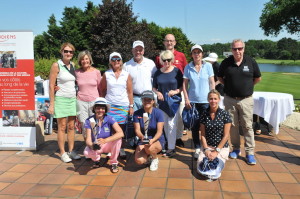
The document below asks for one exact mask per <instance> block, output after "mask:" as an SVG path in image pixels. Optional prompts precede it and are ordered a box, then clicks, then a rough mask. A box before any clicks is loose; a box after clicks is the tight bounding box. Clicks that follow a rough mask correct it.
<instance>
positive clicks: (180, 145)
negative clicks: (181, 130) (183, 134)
mask: <svg viewBox="0 0 300 199" xmlns="http://www.w3.org/2000/svg"><path fill="white" fill-rule="evenodd" d="M176 146H179V147H184V143H183V141H182V139H177V140H176Z"/></svg>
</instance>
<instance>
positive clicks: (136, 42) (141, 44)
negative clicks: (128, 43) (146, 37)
mask: <svg viewBox="0 0 300 199" xmlns="http://www.w3.org/2000/svg"><path fill="white" fill-rule="evenodd" d="M137 46H141V47H143V48H145V46H144V42H142V41H139V40H137V41H135V42H133V44H132V48H135V47H137Z"/></svg>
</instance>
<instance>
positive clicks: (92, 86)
mask: <svg viewBox="0 0 300 199" xmlns="http://www.w3.org/2000/svg"><path fill="white" fill-rule="evenodd" d="M78 64H79V66H80V68H79V69H77V70H76V71H75V73H76V81H77V85H78V88H79V90H78V93H77V115H78V119H79V121H80V123H81V127H82V134H83V137H84V138H86V134H85V131H84V128H83V125H84V122H85V120H86V119H87V118H88V117H90V116H92V115H93V112H92V111H91V107H93V105H94V102H95V100H96V98H97V97H99V96H100V80H101V73H100V71H99V70H97V69H96V68H94V67H93V66H92V64H94V63H93V59H92V56H91V53H90V52H89V51H87V50H85V51H82V52H80V53H79V55H78Z"/></svg>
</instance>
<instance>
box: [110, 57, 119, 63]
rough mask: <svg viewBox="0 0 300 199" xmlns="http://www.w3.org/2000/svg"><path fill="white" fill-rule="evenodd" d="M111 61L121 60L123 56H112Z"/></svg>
mask: <svg viewBox="0 0 300 199" xmlns="http://www.w3.org/2000/svg"><path fill="white" fill-rule="evenodd" d="M111 61H112V62H116V61H121V58H120V57H113V58H111Z"/></svg>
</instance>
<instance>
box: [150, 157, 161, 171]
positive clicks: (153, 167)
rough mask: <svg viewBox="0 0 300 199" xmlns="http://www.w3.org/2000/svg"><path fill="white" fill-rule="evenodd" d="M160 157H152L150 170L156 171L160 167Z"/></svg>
mask: <svg viewBox="0 0 300 199" xmlns="http://www.w3.org/2000/svg"><path fill="white" fill-rule="evenodd" d="M158 162H159V161H158V158H155V159H152V161H151V164H150V171H156V170H157V169H158Z"/></svg>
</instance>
